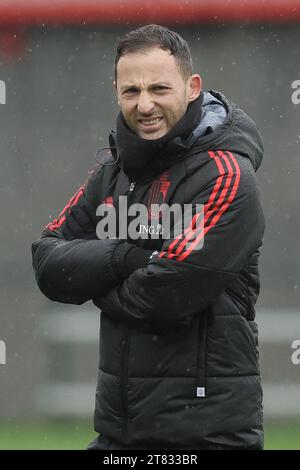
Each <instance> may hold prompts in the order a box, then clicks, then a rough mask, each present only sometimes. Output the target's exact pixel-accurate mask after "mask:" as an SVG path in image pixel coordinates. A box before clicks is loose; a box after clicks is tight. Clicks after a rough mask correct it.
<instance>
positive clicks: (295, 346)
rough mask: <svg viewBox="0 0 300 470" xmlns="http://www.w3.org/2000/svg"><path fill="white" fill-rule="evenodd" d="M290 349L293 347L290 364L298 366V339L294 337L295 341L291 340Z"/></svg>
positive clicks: (299, 344) (299, 362)
mask: <svg viewBox="0 0 300 470" xmlns="http://www.w3.org/2000/svg"><path fill="white" fill-rule="evenodd" d="M292 349H295V351H294V352H293V354H292V357H291V359H292V364H294V366H298V365H299V364H300V339H295V341H293V342H292Z"/></svg>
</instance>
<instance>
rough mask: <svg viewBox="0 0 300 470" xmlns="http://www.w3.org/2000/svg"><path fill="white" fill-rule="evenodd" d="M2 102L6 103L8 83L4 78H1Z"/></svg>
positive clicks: (0, 94)
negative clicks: (6, 83)
mask: <svg viewBox="0 0 300 470" xmlns="http://www.w3.org/2000/svg"><path fill="white" fill-rule="evenodd" d="M0 104H6V85H5V82H4V81H3V80H0Z"/></svg>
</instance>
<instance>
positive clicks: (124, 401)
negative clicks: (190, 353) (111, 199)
mask: <svg viewBox="0 0 300 470" xmlns="http://www.w3.org/2000/svg"><path fill="white" fill-rule="evenodd" d="M135 185H136V181H132V182H131V183H130V186H129V193H130V196H131V197H132V193H133V190H134V188H135ZM127 202H128V201H127ZM123 331H124V334H123V336H122V340H121V341H122V342H121V364H120V394H121V408H122V416H123V425H122V440H123V442H125V443H126V442H127V438H128V354H129V340H130V335H129V331H128V330H127V328H126V327H124V329H123Z"/></svg>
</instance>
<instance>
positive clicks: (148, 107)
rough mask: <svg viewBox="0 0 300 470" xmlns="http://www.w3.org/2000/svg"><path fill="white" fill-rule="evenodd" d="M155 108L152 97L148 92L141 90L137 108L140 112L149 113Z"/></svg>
mask: <svg viewBox="0 0 300 470" xmlns="http://www.w3.org/2000/svg"><path fill="white" fill-rule="evenodd" d="M154 108H155V104H154V102H153V99H152V97H151V95H150V94H149V93H145V92H141V93H140V96H139V101H138V105H137V109H138V111H139V112H140V113H141V114H151V113H152V112H153V110H154Z"/></svg>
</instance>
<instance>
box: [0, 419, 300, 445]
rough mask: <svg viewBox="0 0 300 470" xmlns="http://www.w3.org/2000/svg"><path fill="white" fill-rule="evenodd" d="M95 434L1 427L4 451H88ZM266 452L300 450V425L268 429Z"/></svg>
mask: <svg viewBox="0 0 300 470" xmlns="http://www.w3.org/2000/svg"><path fill="white" fill-rule="evenodd" d="M94 437H95V433H94V432H93V429H92V423H90V422H86V421H84V422H82V421H78V422H60V421H58V422H55V421H54V422H53V421H50V422H47V423H44V424H33V423H27V424H26V423H23V424H20V425H16V424H12V423H11V424H5V425H3V424H1V425H0V449H1V450H3V449H7V450H9V449H18V450H23V449H24V450H29V449H31V450H54V449H56V450H64V449H65V450H73V449H74V450H75V449H85V447H86V446H87V444H88V443H89V442H90V441H92V440H93V438H94ZM265 449H266V450H268V449H278V450H279V449H281V450H284V449H290V450H292V449H300V423H291V424H287V423H282V424H278V425H276V426H275V425H273V424H272V425H271V424H267V425H266V426H265Z"/></svg>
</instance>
